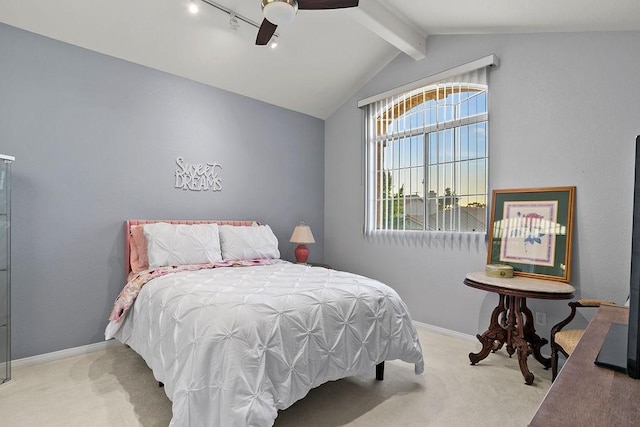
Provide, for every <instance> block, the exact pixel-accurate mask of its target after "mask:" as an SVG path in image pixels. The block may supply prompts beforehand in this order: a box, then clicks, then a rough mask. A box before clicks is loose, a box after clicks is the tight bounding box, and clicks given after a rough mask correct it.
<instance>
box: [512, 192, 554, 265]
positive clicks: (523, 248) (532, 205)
mask: <svg viewBox="0 0 640 427" xmlns="http://www.w3.org/2000/svg"><path fill="white" fill-rule="evenodd" d="M503 212H504V219H503V224H502V226H503V227H504V229H503V239H502V242H501V246H500V261H504V262H517V263H525V264H535V265H544V266H553V265H554V260H555V250H556V235H557V234H559V233H561V232H562V230H559V229H558V227H559V225H558V223H557V220H558V218H557V217H558V202H557V201H556V200H550V201H534V202H529V201H527V202H518V201H513V202H511V201H509V202H505V203H504V210H503Z"/></svg>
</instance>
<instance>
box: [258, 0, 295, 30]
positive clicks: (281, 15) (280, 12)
mask: <svg viewBox="0 0 640 427" xmlns="http://www.w3.org/2000/svg"><path fill="white" fill-rule="evenodd" d="M297 12H298V2H297V1H296V0H262V13H263V14H264V17H265V18H267V20H268V21H269V22H271V23H272V24H275V25H287V24H290V23H291V22H293V18H295V16H296V13H297Z"/></svg>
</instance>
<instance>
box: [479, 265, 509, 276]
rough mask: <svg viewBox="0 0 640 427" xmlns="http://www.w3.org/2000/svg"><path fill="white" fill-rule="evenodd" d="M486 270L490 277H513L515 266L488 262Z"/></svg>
mask: <svg viewBox="0 0 640 427" xmlns="http://www.w3.org/2000/svg"><path fill="white" fill-rule="evenodd" d="M484 272H485V274H486V275H487V276H489V277H503V278H509V277H513V267H511V266H510V265H506V264H487V266H486V267H485V268H484Z"/></svg>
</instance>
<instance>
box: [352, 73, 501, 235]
mask: <svg viewBox="0 0 640 427" xmlns="http://www.w3.org/2000/svg"><path fill="white" fill-rule="evenodd" d="M487 95H488V86H487V84H486V71H485V68H484V67H483V68H480V69H478V70H474V71H473V72H471V73H468V72H467V73H464V74H461V75H456V76H453V77H450V78H447V79H444V80H440V81H438V82H435V83H432V84H428V85H425V86H422V87H420V88H418V89H413V90H410V91H406V92H402V93H399V94H394V95H392V96H389V97H385V98H382V99H377V100H376V101H375V102H371V103H368V104H366V120H365V122H366V129H365V133H366V147H367V149H366V150H365V151H366V157H367V158H366V168H367V172H366V176H367V199H366V213H365V215H366V227H365V231H366V232H367V233H370V234H375V232H377V231H385V232H388V231H394V232H397V231H400V232H415V231H424V232H449V233H451V232H453V233H466V232H470V233H482V234H484V233H485V232H486V229H487V203H488V153H489V147H488V132H487V130H488V121H489V115H488V104H487Z"/></svg>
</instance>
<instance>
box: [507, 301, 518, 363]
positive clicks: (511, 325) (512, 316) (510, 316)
mask: <svg viewBox="0 0 640 427" xmlns="http://www.w3.org/2000/svg"><path fill="white" fill-rule="evenodd" d="M514 298H515V297H513V296H508V297H507V314H506V316H507V324H506V327H505V328H506V330H507V353H509V357H511V356H513V353H515V352H516V348H515V347H514V346H513V344H514V340H513V338H514V333H515V332H516V325H517V320H516V310H514V309H513V308H514Z"/></svg>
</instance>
